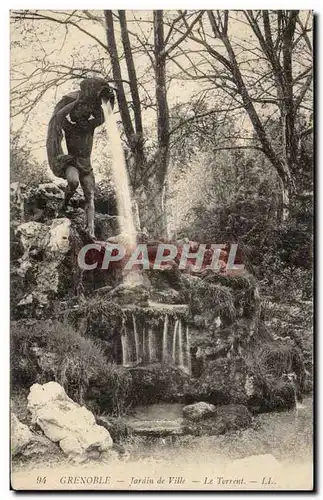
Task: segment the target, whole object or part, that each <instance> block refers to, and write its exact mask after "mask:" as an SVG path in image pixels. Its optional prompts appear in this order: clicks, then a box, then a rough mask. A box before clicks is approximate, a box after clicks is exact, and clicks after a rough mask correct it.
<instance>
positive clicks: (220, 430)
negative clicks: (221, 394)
mask: <svg viewBox="0 0 323 500" xmlns="http://www.w3.org/2000/svg"><path fill="white" fill-rule="evenodd" d="M251 423H252V415H251V413H250V412H249V411H248V408H247V407H245V406H244V405H234V404H232V405H220V406H216V407H214V410H213V411H212V412H210V413H209V415H208V416H204V417H203V418H202V419H199V420H195V421H194V420H192V419H186V432H187V433H190V434H194V435H197V436H203V435H209V436H211V435H220V434H225V433H226V432H229V431H237V430H238V429H245V428H247V427H249V426H250V425H251Z"/></svg>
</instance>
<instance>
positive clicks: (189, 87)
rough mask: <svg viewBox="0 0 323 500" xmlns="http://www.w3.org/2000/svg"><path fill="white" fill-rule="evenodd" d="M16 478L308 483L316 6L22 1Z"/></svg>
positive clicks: (165, 484)
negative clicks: (108, 6) (43, 4)
mask: <svg viewBox="0 0 323 500" xmlns="http://www.w3.org/2000/svg"><path fill="white" fill-rule="evenodd" d="M10 33H11V40H10V43H11V62H10V70H11V80H10V81H11V89H10V94H11V130H10V132H11V141H10V153H11V154H10V231H11V232H10V238H11V239H10V241H11V269H10V272H11V307H10V310H11V334H10V340H11V348H10V356H11V370H10V372H11V387H10V396H11V398H10V399H11V487H12V489H14V490H19V491H22V490H47V491H49V490H67V491H71V490H123V491H134V490H141V491H143V490H151V491H154V490H160V491H161V490H168V491H191V490H196V491H200V492H203V491H210V490H212V491H221V490H222V491H231V490H236V491H241V490H246V491H252V490H258V491H279V490H287V491H288V490H294V491H298V490H305V491H311V490H313V487H314V486H313V485H314V479H313V464H314V459H313V383H314V381H313V373H314V370H313V366H314V360H313V210H314V208H313V192H314V188H313V179H314V175H313V170H314V164H313V135H314V132H313V13H312V11H306V10H232V11H231V10H151V11H143V10H142V11H141V10H115V11H114V10H113V11H112V10H105V11H104V10H11V11H10Z"/></svg>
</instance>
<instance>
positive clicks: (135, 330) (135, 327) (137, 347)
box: [132, 314, 139, 363]
mask: <svg viewBox="0 0 323 500" xmlns="http://www.w3.org/2000/svg"><path fill="white" fill-rule="evenodd" d="M132 324H133V333H134V338H135V349H136V361H137V363H138V361H139V337H138V332H137V325H136V318H135V315H134V314H133V315H132Z"/></svg>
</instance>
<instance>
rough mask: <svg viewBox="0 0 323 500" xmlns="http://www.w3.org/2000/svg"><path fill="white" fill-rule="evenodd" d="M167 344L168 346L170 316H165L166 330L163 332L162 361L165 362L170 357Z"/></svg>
mask: <svg viewBox="0 0 323 500" xmlns="http://www.w3.org/2000/svg"><path fill="white" fill-rule="evenodd" d="M167 344H168V314H166V315H165V320H164V330H163V357H162V361H164V362H165V361H167V355H168V350H167Z"/></svg>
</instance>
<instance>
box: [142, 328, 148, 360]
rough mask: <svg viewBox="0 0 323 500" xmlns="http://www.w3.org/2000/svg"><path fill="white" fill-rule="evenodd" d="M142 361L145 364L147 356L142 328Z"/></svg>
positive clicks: (144, 332)
mask: <svg viewBox="0 0 323 500" xmlns="http://www.w3.org/2000/svg"><path fill="white" fill-rule="evenodd" d="M142 360H143V362H144V363H146V362H147V354H146V328H145V325H144V326H143V330H142Z"/></svg>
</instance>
